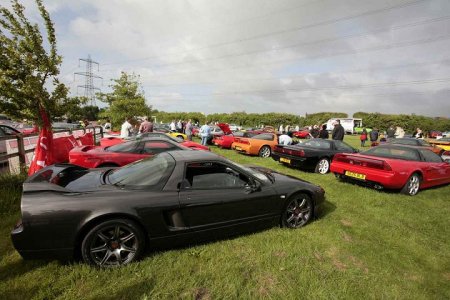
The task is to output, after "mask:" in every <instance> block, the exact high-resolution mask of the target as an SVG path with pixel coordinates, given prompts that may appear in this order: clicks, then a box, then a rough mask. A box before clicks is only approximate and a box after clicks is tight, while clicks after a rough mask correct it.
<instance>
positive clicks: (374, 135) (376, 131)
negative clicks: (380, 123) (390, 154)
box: [369, 128, 378, 143]
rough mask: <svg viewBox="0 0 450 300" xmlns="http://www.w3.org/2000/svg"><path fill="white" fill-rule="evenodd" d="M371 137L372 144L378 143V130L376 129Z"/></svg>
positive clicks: (371, 133)
mask: <svg viewBox="0 0 450 300" xmlns="http://www.w3.org/2000/svg"><path fill="white" fill-rule="evenodd" d="M369 136H370V141H371V142H372V143H373V142H376V141H378V129H376V128H374V129H373V130H372V131H371V132H370V135H369Z"/></svg>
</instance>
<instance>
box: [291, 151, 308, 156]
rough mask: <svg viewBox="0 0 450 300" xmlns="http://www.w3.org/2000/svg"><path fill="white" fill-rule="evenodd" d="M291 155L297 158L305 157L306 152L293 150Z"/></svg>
mask: <svg viewBox="0 0 450 300" xmlns="http://www.w3.org/2000/svg"><path fill="white" fill-rule="evenodd" d="M291 152H292V153H291V155H295V156H305V151H303V150H291Z"/></svg>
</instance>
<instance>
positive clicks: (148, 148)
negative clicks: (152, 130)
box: [142, 141, 178, 154]
mask: <svg viewBox="0 0 450 300" xmlns="http://www.w3.org/2000/svg"><path fill="white" fill-rule="evenodd" d="M143 144H144V145H143V148H142V153H146V154H158V153H161V152H166V151H170V150H176V149H178V148H177V147H175V146H174V145H172V144H170V143H168V142H165V141H147V142H144V143H143Z"/></svg>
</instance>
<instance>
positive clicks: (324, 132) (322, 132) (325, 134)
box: [319, 124, 329, 140]
mask: <svg viewBox="0 0 450 300" xmlns="http://www.w3.org/2000/svg"><path fill="white" fill-rule="evenodd" d="M328 136H329V134H328V130H327V124H323V125H322V129H321V130H320V131H319V138H320V139H324V140H327V139H328Z"/></svg>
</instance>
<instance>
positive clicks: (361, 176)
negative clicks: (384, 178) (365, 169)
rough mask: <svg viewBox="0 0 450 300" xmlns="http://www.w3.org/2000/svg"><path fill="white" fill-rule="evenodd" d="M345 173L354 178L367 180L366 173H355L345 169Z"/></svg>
mask: <svg viewBox="0 0 450 300" xmlns="http://www.w3.org/2000/svg"><path fill="white" fill-rule="evenodd" d="M345 175H346V176H348V177H353V178H356V179H361V180H365V179H366V175H364V174H359V173H353V172H350V171H345Z"/></svg>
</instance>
